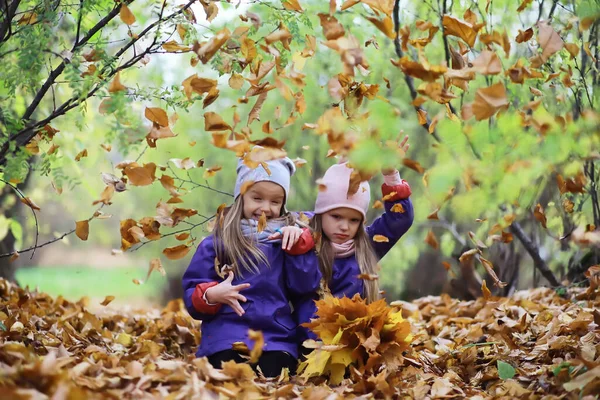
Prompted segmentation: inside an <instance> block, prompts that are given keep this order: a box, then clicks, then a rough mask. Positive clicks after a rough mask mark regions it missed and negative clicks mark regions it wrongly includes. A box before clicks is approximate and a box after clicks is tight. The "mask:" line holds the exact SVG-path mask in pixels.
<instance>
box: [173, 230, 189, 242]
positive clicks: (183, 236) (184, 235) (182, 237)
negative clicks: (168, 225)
mask: <svg viewBox="0 0 600 400" xmlns="http://www.w3.org/2000/svg"><path fill="white" fill-rule="evenodd" d="M189 237H190V234H189V232H183V233H180V234H178V235H175V239H177V240H181V241H184V240H187V238H189Z"/></svg>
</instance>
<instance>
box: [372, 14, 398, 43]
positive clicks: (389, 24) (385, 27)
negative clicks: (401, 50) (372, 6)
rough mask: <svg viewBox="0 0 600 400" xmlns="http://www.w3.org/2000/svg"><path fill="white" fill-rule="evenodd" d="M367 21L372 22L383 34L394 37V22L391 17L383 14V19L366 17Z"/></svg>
mask: <svg viewBox="0 0 600 400" xmlns="http://www.w3.org/2000/svg"><path fill="white" fill-rule="evenodd" d="M367 19H368V20H369V21H371V22H372V23H373V25H375V26H376V27H377V29H379V30H380V31H381V32H383V34H384V35H386V36H387V37H388V38H390V39H392V40H393V39H395V38H396V32H395V31H394V22H393V21H392V18H390V17H388V16H385V17H384V18H383V19H378V18H372V17H367Z"/></svg>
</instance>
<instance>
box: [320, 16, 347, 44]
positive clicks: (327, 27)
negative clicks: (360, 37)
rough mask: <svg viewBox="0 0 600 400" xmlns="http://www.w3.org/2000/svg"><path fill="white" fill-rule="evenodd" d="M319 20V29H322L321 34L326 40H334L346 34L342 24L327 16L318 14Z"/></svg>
mask: <svg viewBox="0 0 600 400" xmlns="http://www.w3.org/2000/svg"><path fill="white" fill-rule="evenodd" d="M318 15H319V20H320V21H321V27H322V28H323V34H324V35H325V38H327V40H336V39H337V38H340V37H342V36H344V34H345V33H346V32H345V31H344V27H343V26H342V24H340V23H339V22H338V20H337V19H336V18H335V17H333V16H331V15H328V14H322V13H320V14H318Z"/></svg>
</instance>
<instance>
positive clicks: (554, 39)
mask: <svg viewBox="0 0 600 400" xmlns="http://www.w3.org/2000/svg"><path fill="white" fill-rule="evenodd" d="M538 43H539V44H540V47H541V48H542V54H538V55H536V56H534V57H533V58H532V59H531V66H532V67H534V68H539V67H541V66H542V65H543V64H544V63H545V62H546V61H548V59H549V58H550V56H552V55H553V54H554V53H556V52H557V51H559V50H560V49H562V48H563V46H564V42H563V40H562V39H561V37H560V35H559V34H558V33H556V31H555V30H554V28H552V27H551V26H550V25H548V23H546V22H544V21H542V22H539V23H538Z"/></svg>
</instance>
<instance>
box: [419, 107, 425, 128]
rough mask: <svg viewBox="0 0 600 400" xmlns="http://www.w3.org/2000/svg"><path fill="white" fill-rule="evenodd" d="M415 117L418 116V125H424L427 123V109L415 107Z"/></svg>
mask: <svg viewBox="0 0 600 400" xmlns="http://www.w3.org/2000/svg"><path fill="white" fill-rule="evenodd" d="M417 117H419V125H425V124H426V123H427V111H425V110H423V109H422V108H419V109H417Z"/></svg>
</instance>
